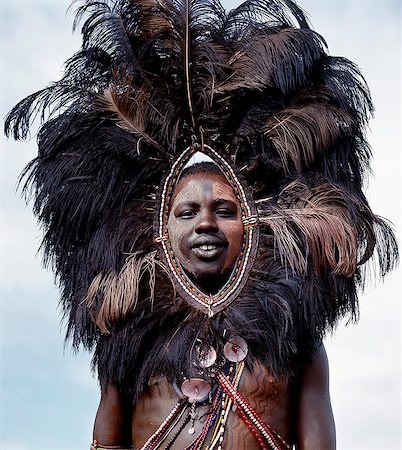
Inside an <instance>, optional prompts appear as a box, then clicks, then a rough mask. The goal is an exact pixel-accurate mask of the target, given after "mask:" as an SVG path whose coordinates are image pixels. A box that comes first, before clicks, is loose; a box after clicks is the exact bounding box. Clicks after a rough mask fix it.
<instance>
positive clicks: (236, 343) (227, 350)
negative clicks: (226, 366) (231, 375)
mask: <svg viewBox="0 0 402 450" xmlns="http://www.w3.org/2000/svg"><path fill="white" fill-rule="evenodd" d="M223 353H224V355H225V357H226V359H227V360H228V361H230V362H235V363H238V362H240V361H243V359H244V358H245V357H246V356H247V353H248V346H247V343H246V341H245V340H244V339H243V338H242V337H240V336H234V337H232V338H230V339H229V340H228V341H227V342H226V344H225V346H224V347H223Z"/></svg>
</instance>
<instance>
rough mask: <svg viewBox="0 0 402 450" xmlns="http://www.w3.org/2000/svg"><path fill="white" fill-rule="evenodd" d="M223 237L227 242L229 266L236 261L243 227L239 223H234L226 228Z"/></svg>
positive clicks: (241, 240) (241, 241)
mask: <svg viewBox="0 0 402 450" xmlns="http://www.w3.org/2000/svg"><path fill="white" fill-rule="evenodd" d="M225 235H226V239H227V240H228V242H229V248H228V254H227V259H228V261H227V263H228V265H230V264H233V263H234V261H235V260H236V258H237V256H238V254H239V252H240V249H241V245H242V243H243V225H242V224H241V223H240V224H239V223H234V224H232V225H230V226H228V227H227V229H226V230H225Z"/></svg>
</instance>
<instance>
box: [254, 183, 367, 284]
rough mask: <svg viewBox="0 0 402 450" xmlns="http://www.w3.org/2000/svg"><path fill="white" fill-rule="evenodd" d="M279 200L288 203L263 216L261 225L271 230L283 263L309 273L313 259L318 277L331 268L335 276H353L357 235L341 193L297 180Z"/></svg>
mask: <svg viewBox="0 0 402 450" xmlns="http://www.w3.org/2000/svg"><path fill="white" fill-rule="evenodd" d="M279 198H280V199H281V198H283V199H284V200H285V199H286V201H283V205H281V200H280V201H279V202H278V205H277V206H275V207H274V208H272V211H271V213H269V214H266V213H265V212H264V213H260V217H259V222H260V223H261V224H265V225H268V226H269V227H270V228H271V230H272V232H273V234H274V239H275V244H276V248H277V250H278V252H279V256H280V258H281V260H282V261H283V262H285V263H287V264H288V265H289V266H290V268H291V269H292V270H293V271H294V272H298V273H304V272H306V270H307V261H308V259H310V260H311V264H312V268H313V271H314V273H316V274H319V273H322V272H323V271H325V270H326V268H327V267H329V268H330V269H331V272H332V273H333V274H336V275H343V276H346V277H350V276H352V275H353V274H354V273H355V271H356V265H357V253H358V246H357V236H356V233H355V230H354V227H353V225H352V224H351V221H350V217H349V213H348V208H347V205H346V201H345V199H344V197H343V195H342V192H341V191H340V190H339V189H337V188H336V187H335V186H333V185H331V184H329V183H325V184H322V185H319V186H316V187H315V188H313V189H308V188H307V186H305V185H304V184H302V183H301V182H299V181H295V182H292V183H291V184H289V185H288V186H287V187H286V188H285V189H284V190H283V191H282V192H281V194H280V195H279ZM290 199H291V204H292V203H293V205H292V206H289V204H288V201H289V200H290Z"/></svg>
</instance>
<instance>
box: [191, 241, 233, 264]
mask: <svg viewBox="0 0 402 450" xmlns="http://www.w3.org/2000/svg"><path fill="white" fill-rule="evenodd" d="M224 248H225V247H224V246H223V245H219V244H201V245H199V246H197V247H193V248H192V251H193V252H194V253H195V255H196V256H197V257H198V258H200V259H203V260H212V259H216V258H218V257H219V256H220V255H221V253H222V252H223V250H224Z"/></svg>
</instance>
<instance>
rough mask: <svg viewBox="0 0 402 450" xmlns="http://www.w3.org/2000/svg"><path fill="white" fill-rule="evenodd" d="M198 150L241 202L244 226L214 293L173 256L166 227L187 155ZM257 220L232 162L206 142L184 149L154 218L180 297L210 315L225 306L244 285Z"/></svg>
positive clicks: (158, 240) (255, 239) (252, 255)
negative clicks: (234, 254)
mask: <svg viewBox="0 0 402 450" xmlns="http://www.w3.org/2000/svg"><path fill="white" fill-rule="evenodd" d="M199 151H201V152H202V153H203V154H205V155H207V156H209V157H210V158H211V159H212V160H213V162H214V163H215V164H216V165H217V166H218V167H219V169H220V170H221V172H222V175H223V176H224V177H225V178H226V180H227V181H228V183H229V184H230V186H231V187H232V189H233V191H234V192H235V194H236V197H237V198H238V200H239V203H240V208H241V216H242V223H243V229H244V231H243V243H242V247H241V250H240V253H239V256H238V258H237V260H236V263H235V266H234V268H233V270H232V272H231V274H230V276H229V278H228V280H227V281H226V283H225V284H224V286H223V287H222V288H221V289H220V290H219V291H218V292H217V293H216V294H206V293H204V292H203V291H202V290H201V289H199V288H198V287H197V286H196V285H195V284H194V283H193V282H192V281H191V280H190V278H189V277H188V276H187V274H186V273H185V272H184V270H183V268H182V267H181V265H180V263H179V262H178V261H177V259H176V256H175V254H174V252H173V249H172V245H171V241H170V238H169V230H168V220H169V215H170V209H171V203H172V197H173V193H174V188H175V186H176V185H177V183H178V180H179V178H180V174H181V173H182V171H183V169H184V168H185V166H186V164H187V163H188V161H189V160H190V158H191V157H192V156H193V155H194V154H195V153H197V152H199ZM257 224H258V219H257V210H256V207H255V204H254V201H253V198H252V196H251V194H250V193H249V192H248V188H247V187H246V186H245V185H244V184H243V183H242V182H241V181H240V179H239V177H238V176H237V175H236V174H235V172H234V170H233V168H232V167H231V165H230V164H229V163H228V162H227V161H226V160H225V159H224V158H223V157H222V156H221V155H219V153H217V152H216V151H215V150H214V149H213V148H212V147H210V146H209V145H205V144H202V146H199V145H198V144H193V145H192V146H190V147H188V148H187V149H186V150H184V151H183V152H182V153H181V155H180V156H179V157H178V158H177V159H176V161H175V162H174V164H173V166H172V168H171V170H170V172H169V173H168V175H167V177H166V178H165V180H164V182H163V184H162V189H161V193H160V198H159V205H158V207H157V208H156V215H155V221H154V235H155V242H156V243H157V244H160V246H159V253H160V256H161V258H162V260H163V261H164V262H165V263H166V265H167V266H168V267H169V269H170V271H171V273H172V279H173V282H174V284H175V286H176V288H177V291H178V292H179V294H180V295H181V297H183V298H184V299H185V300H186V301H187V302H188V303H189V304H191V305H192V306H194V307H195V308H197V309H199V310H201V311H202V312H204V313H205V314H208V316H209V317H212V316H213V315H214V314H216V313H217V312H219V311H222V310H223V309H224V308H226V307H227V306H228V305H229V304H230V303H231V302H232V301H233V300H234V299H235V298H236V296H237V295H238V293H239V292H240V291H241V289H242V288H243V286H244V284H245V282H246V281H247V277H248V274H249V272H250V269H251V267H252V265H253V263H254V260H255V257H256V252H257V247H258V236H259V228H258V226H257Z"/></svg>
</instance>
